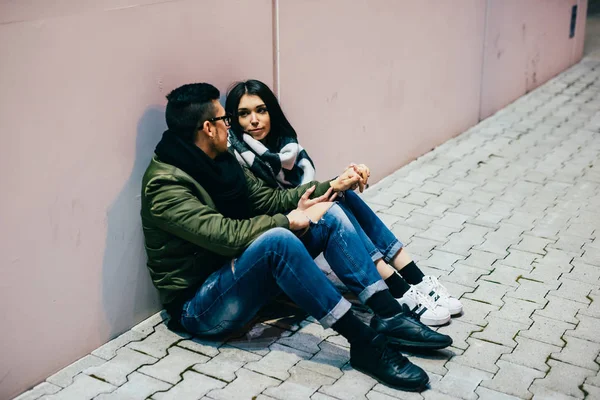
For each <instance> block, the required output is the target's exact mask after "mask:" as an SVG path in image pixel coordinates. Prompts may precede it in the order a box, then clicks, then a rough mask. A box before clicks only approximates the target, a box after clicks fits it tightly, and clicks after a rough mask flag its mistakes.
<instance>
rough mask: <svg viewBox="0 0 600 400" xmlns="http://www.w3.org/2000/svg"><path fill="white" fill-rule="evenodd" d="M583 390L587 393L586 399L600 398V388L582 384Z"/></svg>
mask: <svg viewBox="0 0 600 400" xmlns="http://www.w3.org/2000/svg"><path fill="white" fill-rule="evenodd" d="M583 390H585V392H586V393H587V395H586V398H587V399H600V388H599V387H596V386H592V385H583Z"/></svg>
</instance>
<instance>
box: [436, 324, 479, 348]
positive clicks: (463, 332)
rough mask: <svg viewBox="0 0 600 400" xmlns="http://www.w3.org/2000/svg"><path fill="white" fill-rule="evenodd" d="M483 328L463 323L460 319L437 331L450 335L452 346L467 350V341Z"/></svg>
mask: <svg viewBox="0 0 600 400" xmlns="http://www.w3.org/2000/svg"><path fill="white" fill-rule="evenodd" d="M482 329H483V328H482V327H480V326H477V325H473V324H469V323H466V322H461V321H460V319H454V320H453V321H452V323H450V324H448V325H443V326H440V327H439V328H438V329H437V331H438V332H440V333H443V334H445V335H450V337H451V338H452V341H453V343H452V345H453V346H454V347H456V348H458V349H461V350H466V349H467V348H468V347H469V345H468V344H467V342H466V340H467V338H468V337H469V336H471V334H472V333H473V332H479V331H481V330H482Z"/></svg>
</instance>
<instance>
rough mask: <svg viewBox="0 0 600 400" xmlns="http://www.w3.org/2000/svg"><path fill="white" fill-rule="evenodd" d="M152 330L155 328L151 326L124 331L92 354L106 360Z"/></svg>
mask: <svg viewBox="0 0 600 400" xmlns="http://www.w3.org/2000/svg"><path fill="white" fill-rule="evenodd" d="M159 315H160V314H159ZM150 318H152V317H150ZM142 324H144V322H142ZM138 327H140V325H138ZM152 332H154V330H152V329H149V328H146V329H144V328H140V331H137V330H133V329H132V330H129V331H127V332H125V333H123V334H122V335H120V336H118V337H116V338H115V339H113V340H111V341H110V342H108V343H106V344H104V345H102V346H100V347H98V348H97V349H96V350H94V351H92V355H94V356H96V357H100V358H103V359H105V360H110V359H111V358H113V357H114V356H116V355H117V350H118V349H120V348H121V347H123V346H125V345H127V344H129V343H131V342H137V341H140V340H142V339H144V338H145V337H146V336H148V335H149V334H151V333H152Z"/></svg>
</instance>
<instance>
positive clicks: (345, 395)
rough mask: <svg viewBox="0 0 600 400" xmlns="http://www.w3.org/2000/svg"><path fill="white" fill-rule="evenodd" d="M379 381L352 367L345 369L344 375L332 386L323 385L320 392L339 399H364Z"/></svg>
mask: <svg viewBox="0 0 600 400" xmlns="http://www.w3.org/2000/svg"><path fill="white" fill-rule="evenodd" d="M376 384H377V381H376V380H375V379H373V378H371V377H369V376H367V375H365V374H363V373H361V372H358V371H356V370H354V369H352V368H348V369H346V370H344V375H343V376H342V377H341V378H340V379H338V380H337V382H335V383H334V384H333V385H331V386H323V387H322V388H321V389H319V392H321V393H324V394H327V395H329V396H333V397H336V398H338V399H345V400H346V399H347V400H354V399H356V400H358V399H360V400H363V399H365V398H366V395H367V393H368V392H369V391H370V390H371V389H372V388H373V387H374V386H375V385H376Z"/></svg>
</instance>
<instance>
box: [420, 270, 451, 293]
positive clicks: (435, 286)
mask: <svg viewBox="0 0 600 400" xmlns="http://www.w3.org/2000/svg"><path fill="white" fill-rule="evenodd" d="M423 280H424V281H426V282H427V283H428V284H429V286H430V288H431V290H432V291H433V292H435V294H437V295H438V296H440V297H441V298H446V299H447V298H449V297H450V293H448V289H446V288H445V287H444V285H442V284H441V283H440V281H438V279H437V278H436V277H435V276H431V275H430V276H426V277H424V278H423Z"/></svg>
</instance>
